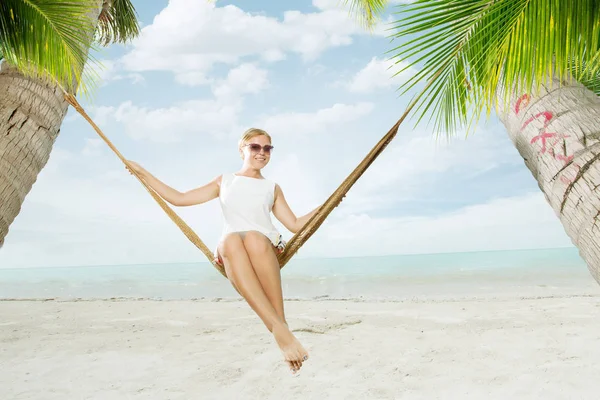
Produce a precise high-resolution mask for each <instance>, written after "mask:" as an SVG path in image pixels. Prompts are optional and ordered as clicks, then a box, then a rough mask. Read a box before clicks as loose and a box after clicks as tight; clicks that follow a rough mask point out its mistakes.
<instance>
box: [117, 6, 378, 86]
mask: <svg viewBox="0 0 600 400" xmlns="http://www.w3.org/2000/svg"><path fill="white" fill-rule="evenodd" d="M315 5H316V6H317V8H319V11H318V12H314V13H301V12H299V11H286V12H285V13H284V15H283V19H282V20H279V19H277V18H273V17H267V16H264V15H256V14H252V13H249V12H245V11H243V10H242V9H240V8H238V7H236V6H233V5H227V6H224V7H217V6H216V5H215V4H214V3H213V2H208V1H196V0H171V1H170V2H169V4H168V6H167V7H166V8H165V9H164V10H162V11H161V12H160V13H159V14H158V15H157V16H156V17H155V19H154V21H153V22H152V24H150V25H148V26H146V27H144V28H143V29H142V33H141V35H140V37H139V38H138V39H136V40H135V41H134V43H133V50H132V51H131V52H130V53H128V54H126V55H125V56H124V57H123V59H122V62H123V64H124V67H125V68H126V69H129V70H132V71H149V70H166V71H172V72H174V73H175V75H176V79H177V81H178V82H181V83H186V84H200V83H202V82H204V81H205V75H206V73H207V72H208V71H210V69H211V68H212V66H213V65H214V64H216V63H225V64H234V63H237V62H238V61H240V60H241V59H242V58H244V57H258V58H259V59H262V60H264V61H267V62H272V61H277V60H281V59H283V58H284V57H285V55H286V54H288V53H294V54H298V55H300V56H302V57H303V59H305V60H314V59H316V58H317V57H318V56H319V55H320V54H321V53H323V52H324V51H325V50H327V49H328V48H331V47H339V46H347V45H349V44H351V43H352V36H354V35H358V34H365V35H366V34H370V33H369V32H368V31H366V30H365V29H363V28H362V27H360V25H359V24H357V23H356V22H355V21H354V20H353V18H351V17H350V16H349V15H348V11H347V10H346V9H344V7H341V6H340V7H332V6H331V4H329V3H328V2H322V1H318V2H315ZM375 34H376V35H378V34H381V33H379V31H376V32H375Z"/></svg>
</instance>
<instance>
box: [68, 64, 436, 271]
mask: <svg viewBox="0 0 600 400" xmlns="http://www.w3.org/2000/svg"><path fill="white" fill-rule="evenodd" d="M440 73H441V69H440V71H438V73H437V74H435V76H434V77H433V78H432V79H431V80H430V81H429V82H428V84H427V85H426V86H425V88H424V89H423V91H421V93H419V95H418V96H416V97H415V98H414V99H413V100H412V101H411V103H410V104H409V105H408V107H407V108H406V110H405V111H404V114H402V116H401V117H400V119H399V120H398V121H397V122H396V123H395V124H394V126H392V128H391V129H390V130H389V131H388V132H387V133H386V134H385V135H384V136H383V137H382V138H381V139H380V140H379V142H377V144H376V145H375V146H374V147H373V149H371V151H370V152H369V153H368V154H367V155H366V156H365V158H364V159H363V160H362V161H361V162H360V163H359V164H358V166H356V168H355V169H354V170H353V171H352V172H351V173H350V175H348V177H347V178H346V179H344V181H343V182H342V183H341V185H340V186H339V187H338V188H337V189H336V190H335V191H334V192H333V193H332V194H331V195H330V196H329V198H328V199H327V200H326V201H325V202H324V203H323V205H322V206H321V208H319V210H318V211H317V212H316V213H315V214H314V215H313V216H312V217H311V218H310V219H309V220H308V221H307V222H306V224H304V226H303V227H302V228H301V229H300V230H299V231H298V232H296V233H295V234H294V235H293V236H292V237H291V238H290V240H289V241H288V242H287V244H286V246H285V249H284V251H283V252H282V253H280V254H279V255H278V256H277V259H278V260H279V267H280V268H283V267H284V266H285V265H286V264H287V263H288V261H289V260H290V259H291V258H292V256H293V255H294V254H296V252H298V250H299V249H300V247H302V245H303V244H304V243H306V241H307V240H308V239H309V238H310V237H311V236H312V235H313V234H314V233H315V232H316V230H317V229H318V228H319V227H320V226H321V225H322V224H323V222H324V221H325V219H326V218H327V217H328V216H329V214H331V212H332V211H333V210H334V209H335V208H336V207H337V206H338V205H339V204H340V202H341V201H342V199H343V198H344V197H345V196H346V193H348V191H349V190H350V188H352V186H354V184H355V183H356V182H357V181H358V179H359V178H360V177H361V176H362V175H363V173H364V172H365V171H366V170H367V168H369V166H371V164H372V163H373V162H374V161H375V159H376V158H377V157H378V156H379V155H380V154H381V153H382V152H383V150H385V148H386V147H387V146H388V145H389V144H390V142H391V141H392V140H393V139H394V138H395V137H396V134H397V133H398V129H399V128H400V125H401V124H402V122H403V121H404V119H405V118H406V117H407V116H408V114H409V113H410V111H411V110H412V109H413V107H414V106H415V105H416V104H417V102H418V101H419V99H420V98H421V96H422V95H423V94H424V93H425V92H426V91H427V89H428V88H429V86H430V85H431V84H432V83H433V81H434V80H435V79H436V78H437V77H438V76H439V75H440ZM63 92H64V97H65V100H66V101H67V103H69V104H70V105H71V106H73V108H75V110H76V111H77V112H78V113H79V114H81V116H82V117H83V118H84V119H85V120H86V121H87V122H88V123H89V124H90V125H91V126H92V128H94V130H95V131H96V133H98V135H99V136H100V137H101V138H102V140H104V142H106V144H107V145H108V146H109V147H110V149H111V150H112V151H113V152H114V153H115V154H116V155H117V157H119V158H120V159H121V161H122V162H123V163H124V164H125V165H126V166H127V167H128V168H129V170H130V171H131V172H132V174H133V175H134V176H135V177H136V178H137V180H138V181H139V182H140V183H141V184H142V185H143V186H144V187H145V188H146V190H147V191H148V193H150V195H151V196H152V197H153V198H154V200H155V201H156V202H157V203H158V204H159V205H160V207H161V208H162V209H163V210H164V212H165V213H166V214H167V215H168V216H169V218H171V220H172V221H173V222H174V223H175V224H176V225H177V226H178V227H179V229H180V230H181V231H182V232H183V234H184V235H185V236H186V237H187V238H188V239H189V240H190V242H192V243H193V244H194V245H195V246H196V247H197V248H198V249H199V250H200V251H201V252H202V253H204V255H205V256H206V258H207V259H208V261H209V262H210V263H211V264H212V265H213V266H214V267H215V268H216V269H217V270H218V271H219V272H220V273H221V275H223V276H224V277H225V278H227V273H226V272H225V268H224V267H223V266H221V265H219V264H218V263H216V262H215V260H214V254H213V252H212V251H211V250H210V249H209V248H208V247H207V246H206V245H205V244H204V242H203V241H202V240H201V239H200V237H199V236H198V235H197V234H196V232H194V231H193V230H192V228H190V227H189V225H188V224H186V223H185V221H184V220H183V219H181V217H179V215H177V213H175V211H173V209H172V208H171V207H170V206H169V205H168V204H167V203H166V202H165V200H163V198H162V197H160V195H159V194H158V193H156V191H154V189H152V188H151V187H150V186H148V185H147V184H146V182H145V181H144V180H143V179H142V178H141V177H140V176H139V175H138V173H137V172H135V170H134V168H133V167H132V166H131V164H129V162H128V161H127V159H126V158H125V157H123V155H122V154H121V152H119V150H117V148H116V147H115V146H114V145H113V144H112V142H111V141H110V140H109V139H108V138H107V137H106V135H105V134H104V133H103V132H102V130H101V129H100V128H99V127H98V125H96V123H95V122H94V121H93V120H92V119H91V118H90V116H89V115H88V114H87V113H86V112H85V110H84V109H83V107H82V106H81V104H79V102H78V101H77V99H76V98H75V96H73V95H72V94H70V93H67V92H66V91H64V90H63Z"/></svg>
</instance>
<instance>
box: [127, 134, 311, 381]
mask: <svg viewBox="0 0 600 400" xmlns="http://www.w3.org/2000/svg"><path fill="white" fill-rule="evenodd" d="M238 149H239V152H240V156H241V157H242V159H243V160H244V163H243V165H242V168H241V169H240V170H239V171H238V172H236V173H228V174H223V175H220V176H218V177H217V178H215V179H213V180H212V181H211V182H209V183H208V184H206V185H204V186H202V187H199V188H197V189H194V190H190V191H188V192H185V193H182V192H179V191H177V190H175V189H173V188H171V187H170V186H168V185H166V184H165V183H163V182H161V181H160V180H158V179H157V178H156V177H154V176H153V175H152V174H150V173H149V172H148V171H146V170H145V169H144V168H143V167H141V166H140V165H139V164H137V163H135V162H132V161H129V163H130V164H131V166H132V168H133V169H135V171H136V172H137V173H138V175H140V177H141V178H142V179H143V180H144V181H145V182H146V183H147V184H148V185H149V186H150V187H152V189H154V190H155V191H156V192H157V193H158V194H159V195H160V196H161V197H162V198H164V199H165V200H166V201H168V202H169V203H171V204H173V205H174V206H192V205H196V204H202V203H206V202H207V201H210V200H213V199H215V198H217V197H218V198H219V201H220V203H221V209H222V211H223V216H224V220H225V226H224V229H223V234H222V237H221V239H220V241H219V244H218V246H217V251H216V254H215V258H216V260H215V261H217V262H218V263H220V264H221V265H223V266H224V267H225V271H226V273H227V277H228V278H229V280H230V282H231V284H232V285H233V287H234V288H235V289H236V290H237V291H238V292H239V293H240V294H241V295H242V296H243V297H244V299H246V301H247V302H248V304H249V305H250V307H252V309H253V310H254V311H255V312H256V314H258V316H259V317H260V318H261V320H262V321H263V323H264V324H265V325H266V327H267V329H269V331H270V332H271V333H272V334H273V337H274V338H275V340H276V342H277V344H278V345H279V348H280V349H281V351H282V352H283V354H284V358H285V360H286V362H287V363H288V364H289V366H290V369H291V370H292V372H293V373H296V372H297V371H298V370H299V369H300V367H301V366H302V363H303V362H304V361H306V360H308V352H307V351H306V350H305V349H304V347H303V346H302V345H301V344H300V342H299V341H298V339H296V337H295V336H294V335H293V334H292V332H291V331H290V329H289V328H288V325H287V321H286V319H285V313H284V310H283V293H282V288H281V274H280V267H279V262H278V261H277V253H279V252H281V251H283V249H284V247H285V242H284V241H283V240H282V236H281V235H280V234H279V233H278V232H277V229H276V228H275V226H274V225H273V223H272V222H271V211H272V212H273V215H275V217H276V218H277V219H278V220H279V221H280V222H281V223H282V224H283V226H285V227H286V228H287V229H289V230H290V231H291V232H294V233H295V232H297V231H298V230H299V229H300V228H301V227H302V226H303V225H304V224H305V223H306V222H307V221H308V220H309V219H310V217H311V216H312V215H313V214H314V213H316V212H317V210H318V209H319V208H316V209H315V210H313V211H311V212H310V213H308V214H307V215H304V216H303V217H300V218H298V217H296V216H295V215H294V213H293V212H292V210H291V209H290V207H289V205H288V204H287V202H286V200H285V197H284V196H283V192H282V191H281V188H280V187H279V185H277V184H275V183H274V182H272V181H270V180H267V179H265V178H264V177H263V176H262V174H261V170H262V169H263V168H264V167H265V166H266V165H267V164H268V163H269V160H270V158H271V151H272V150H273V146H272V145H271V137H270V136H269V134H268V133H267V132H265V131H264V130H262V129H256V128H251V129H248V130H247V131H246V132H244V134H243V135H242V138H241V139H240V141H239V144H238Z"/></svg>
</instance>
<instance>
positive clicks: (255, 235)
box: [244, 231, 272, 253]
mask: <svg viewBox="0 0 600 400" xmlns="http://www.w3.org/2000/svg"><path fill="white" fill-rule="evenodd" d="M244 246H245V247H246V250H248V251H249V252H252V253H265V252H267V251H269V249H270V248H271V247H272V245H271V241H270V240H269V239H268V238H267V237H266V236H265V235H263V234H262V233H260V232H257V231H248V232H246V236H245V237H244Z"/></svg>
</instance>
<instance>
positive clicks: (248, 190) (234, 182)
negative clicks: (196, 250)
mask: <svg viewBox="0 0 600 400" xmlns="http://www.w3.org/2000/svg"><path fill="white" fill-rule="evenodd" d="M274 200H275V182H273V181H270V180H268V179H257V178H250V177H247V176H240V175H235V174H233V173H227V174H223V175H222V178H221V189H220V193H219V203H220V204H221V210H222V211H223V222H224V226H223V232H222V235H221V239H222V238H223V237H224V236H225V235H227V234H229V233H233V232H247V231H258V232H260V233H262V234H263V235H265V236H266V237H267V238H268V239H269V240H270V241H271V243H273V246H275V247H277V248H278V249H280V250H282V247H283V246H284V245H285V243H284V242H283V240H282V236H281V235H280V234H279V232H278V231H277V228H276V227H275V226H274V225H273V222H272V221H271V211H272V209H273V202H274ZM215 255H216V256H217V257H218V254H216V252H215ZM219 261H220V260H219Z"/></svg>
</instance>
